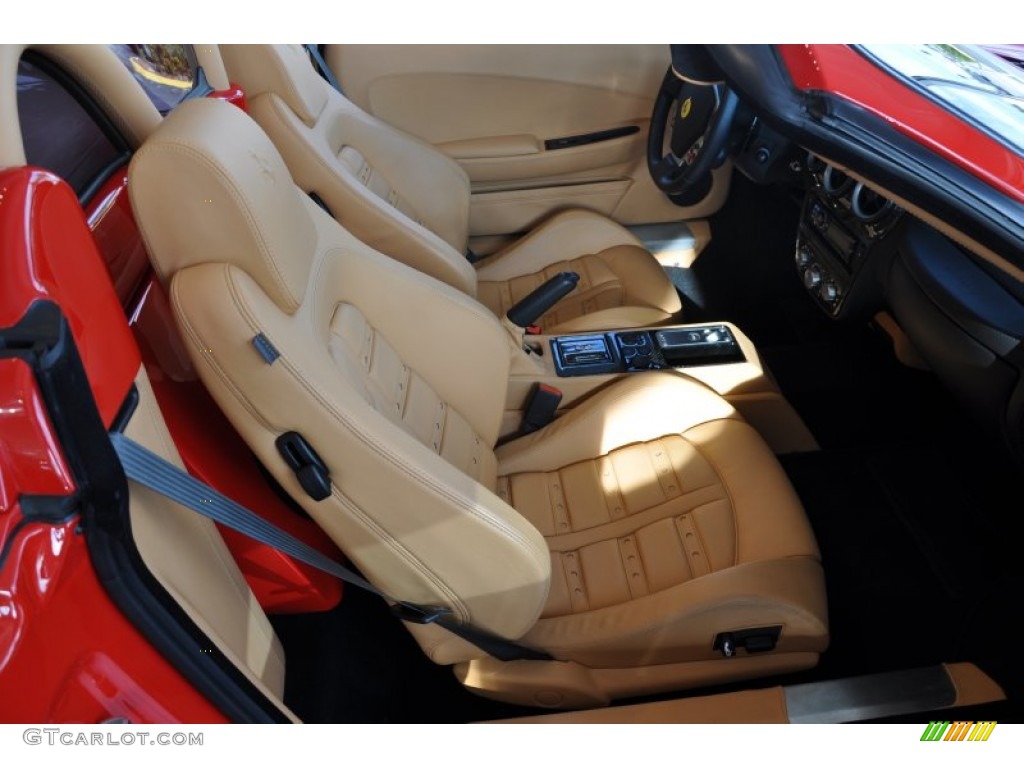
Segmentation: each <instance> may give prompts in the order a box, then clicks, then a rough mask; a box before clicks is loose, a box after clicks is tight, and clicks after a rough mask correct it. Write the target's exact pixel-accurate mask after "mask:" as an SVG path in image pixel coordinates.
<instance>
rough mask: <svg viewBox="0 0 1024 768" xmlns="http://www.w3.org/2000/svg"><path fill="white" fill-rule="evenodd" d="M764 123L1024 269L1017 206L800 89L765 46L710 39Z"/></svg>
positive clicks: (834, 102)
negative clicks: (716, 42)
mask: <svg viewBox="0 0 1024 768" xmlns="http://www.w3.org/2000/svg"><path fill="white" fill-rule="evenodd" d="M708 52H709V54H710V56H711V57H712V58H713V59H714V60H715V62H716V63H717V64H718V65H719V66H720V67H721V69H722V70H723V72H725V74H726V77H727V80H728V82H729V86H730V87H731V88H732V89H733V90H735V91H736V92H737V93H738V94H739V95H740V97H741V98H742V99H743V100H744V102H746V104H747V106H748V107H750V108H751V109H753V110H754V111H755V112H756V113H757V114H758V115H759V116H760V117H761V118H762V119H763V120H764V121H765V122H766V123H768V124H769V125H771V126H772V127H773V128H774V129H775V130H777V131H779V132H780V133H783V134H784V135H786V136H787V137H789V138H790V139H791V140H793V141H795V142H796V143H798V144H800V145H801V146H803V147H805V148H806V149H808V150H810V151H812V152H814V153H816V154H819V155H822V156H824V157H826V158H828V159H829V160H831V161H833V162H836V163H840V164H842V165H843V166H845V167H847V168H849V169H850V170H852V171H854V172H855V173H857V174H859V175H861V176H864V177H865V178H868V179H870V180H871V181H873V182H874V183H875V184H878V185H879V186H881V187H883V188H885V189H887V190H889V191H890V192H891V193H892V194H894V195H897V196H899V197H901V198H903V199H905V200H907V201H908V202H910V203H912V204H914V205H916V206H919V207H920V208H922V209H923V210H926V211H928V212H929V213H931V214H932V215H934V216H936V217H937V218H939V219H940V220H942V221H945V222H947V223H948V224H949V225H950V226H952V227H953V228H955V229H957V230H959V231H961V232H963V233H964V234H966V235H967V236H968V237H970V238H972V239H974V240H976V241H977V242H978V243H980V244H981V245H983V246H985V247H986V248H990V249H991V250H993V251H995V252H997V253H999V254H1000V255H1002V256H1003V257H1005V258H1006V259H1007V260H1008V261H1010V262H1011V263H1012V264H1014V265H1016V266H1018V267H1022V268H1024V215H1022V212H1024V206H1021V205H1020V203H1018V202H1017V201H1015V200H1011V199H1010V198H1008V197H1007V196H1005V195H1003V194H1002V193H1000V192H999V191H998V190H995V189H993V188H992V187H991V186H989V185H988V184H986V183H985V182H984V181H982V180H981V179H978V178H976V177H975V176H973V175H972V174H970V173H969V172H967V171H966V170H964V169H962V168H960V167H959V166H957V165H955V164H953V163H952V162H950V161H948V160H946V159H945V158H943V157H941V156H939V155H937V154H936V153H935V152H933V151H931V150H929V149H928V148H926V147H924V146H922V145H921V144H919V143H917V142H916V141H914V140H913V139H911V138H910V137H908V136H905V135H904V134H902V133H899V132H898V131H897V130H896V129H895V128H893V127H892V126H890V125H889V124H888V123H886V122H885V121H884V120H882V119H881V118H880V117H878V116H877V115H875V114H873V113H871V112H869V111H867V110H866V109H864V108H862V107H860V106H858V105H856V104H853V103H851V102H849V101H846V100H845V99H843V98H841V97H837V96H834V95H832V94H828V93H822V92H815V91H807V92H805V91H800V90H799V89H797V88H796V87H795V85H794V84H793V82H792V80H791V79H790V77H789V74H788V70H787V69H786V67H785V65H784V63H783V62H782V60H781V58H780V57H779V54H778V51H777V49H776V47H775V46H772V45H709V46H708Z"/></svg>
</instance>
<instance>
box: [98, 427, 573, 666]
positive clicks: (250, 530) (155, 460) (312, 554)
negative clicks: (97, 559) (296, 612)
mask: <svg viewBox="0 0 1024 768" xmlns="http://www.w3.org/2000/svg"><path fill="white" fill-rule="evenodd" d="M110 442H111V444H113V446H114V450H115V451H116V452H117V455H118V458H120V460H121V465H122V466H123V467H124V472H125V475H127V476H128V478H129V479H131V480H134V481H135V482H137V483H139V484H140V485H144V486H146V487H147V488H149V489H150V490H153V491H156V492H157V493H159V494H160V495H161V496H166V497H167V498H168V499H170V500H171V501H175V502H177V503H178V504H181V505H182V506H183V507H187V508H188V509H191V510H192V511H193V512H197V513H199V514H200V515H202V516H203V517H206V518H209V519H210V520H213V521H214V522H216V523H220V524H221V525H223V526H225V527H227V528H230V529H231V530H233V531H238V532H239V533H241V534H244V535H246V536H248V537H249V538H251V539H253V540H254V541H258V542H260V543H261V544H266V545H267V546H268V547H271V548H273V549H276V550H278V551H279V552H283V553H284V554H286V555H288V556H289V557H292V558H294V559H296V560H299V561H300V562H303V563H305V564H306V565H309V566H312V567H313V568H316V569H317V570H320V571H323V572H324V573H329V574H330V575H332V576H335V577H336V578H339V579H341V580H342V581H343V582H345V583H346V584H351V585H352V586H354V587H359V588H360V589H364V590H366V591H367V592H370V593H371V594H374V595H377V596H378V597H382V598H384V600H386V601H387V602H388V603H389V604H390V605H391V612H392V613H393V614H394V615H395V616H397V617H398V618H400V619H401V620H402V621H409V622H412V623H414V624H437V625H438V626H441V627H444V628H445V629H447V630H448V631H449V632H451V633H452V634H454V635H457V636H458V637H461V638H462V639H463V640H465V641H466V642H469V643H472V644H473V645H475V646H476V647H477V648H479V649H481V650H482V651H485V652H486V653H488V654H489V655H491V656H493V657H494V658H496V659H500V660H501V661H516V660H519V659H528V660H534V661H553V657H552V656H550V655H549V654H547V653H545V652H544V651H538V650H534V649H533V648H526V647H525V646H522V645H519V644H518V643H514V642H512V641H511V640H506V639H505V638H503V637H498V636H497V635H494V634H492V633H490V632H488V631H486V630H483V629H480V628H478V627H474V626H471V625H469V624H462V623H461V622H459V621H458V620H457V619H456V618H455V617H454V616H453V615H452V612H451V609H450V608H446V607H445V606H442V605H419V604H418V603H411V602H408V601H405V600H396V599H395V598H393V597H391V596H389V595H387V594H386V593H384V592H382V591H381V590H379V589H377V587H375V586H374V585H373V584H371V583H370V582H368V581H367V580H366V579H364V578H363V577H362V576H360V575H359V574H358V573H356V572H355V571H352V570H350V569H348V568H346V567H345V566H343V565H341V564H340V563H337V562H335V561H334V560H332V559H331V558H329V557H327V556H326V555H323V554H322V553H320V552H318V551H317V550H315V549H313V548H312V547H311V546H309V545H308V544H306V543H305V542H302V541H300V540H299V539H296V538H295V537H294V536H292V535H290V534H288V533H286V532H285V531H283V530H281V529H280V528H278V527H277V526H275V525H273V524H272V523H269V522H267V521H266V520H264V519H263V518H262V517H260V516H259V515H257V514H256V513H255V512H252V511H251V510H249V509H246V508H245V507H243V506H242V505H241V504H238V503H236V502H234V501H232V500H231V499H229V498H228V497H227V496H225V495H224V494H222V493H220V492H219V491H217V490H215V489H214V488H211V487H210V486H209V485H207V484H206V483H203V482H201V481H199V480H197V479H196V478H194V477H192V475H190V474H188V472H185V471H184V470H183V469H180V468H179V467H177V466H175V465H174V464H171V462H169V461H167V460H166V459H164V458H163V457H161V456H158V455H156V454H155V453H153V452H152V451H150V450H149V449H148V448H146V447H144V446H142V445H139V444H138V443H136V442H135V441H134V440H132V439H130V438H128V437H125V436H124V435H123V434H121V433H119V432H113V433H111V434H110Z"/></svg>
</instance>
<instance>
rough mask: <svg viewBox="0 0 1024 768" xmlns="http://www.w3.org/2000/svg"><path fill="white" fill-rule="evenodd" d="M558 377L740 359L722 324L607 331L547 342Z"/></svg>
mask: <svg viewBox="0 0 1024 768" xmlns="http://www.w3.org/2000/svg"><path fill="white" fill-rule="evenodd" d="M551 353H552V356H553V357H554V364H555V371H556V372H557V373H558V375H559V376H592V375H595V374H610V373H632V372H638V371H651V370H660V369H664V368H677V367H682V366H700V365H710V364H715V363H735V362H740V361H742V360H744V356H743V352H742V350H741V349H740V346H739V343H738V342H737V341H736V337H735V336H733V334H732V331H730V330H729V328H728V327H727V326H725V325H721V324H717V325H696V326H685V327H674V328H659V329H653V330H639V331H607V332H605V333H592V334H586V335H580V336H558V337H555V338H554V339H552V340H551Z"/></svg>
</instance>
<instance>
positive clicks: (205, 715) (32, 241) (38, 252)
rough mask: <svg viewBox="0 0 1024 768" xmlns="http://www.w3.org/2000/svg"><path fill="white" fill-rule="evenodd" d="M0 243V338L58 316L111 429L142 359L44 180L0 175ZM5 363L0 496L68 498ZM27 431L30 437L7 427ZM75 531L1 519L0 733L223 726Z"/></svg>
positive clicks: (54, 458) (85, 243)
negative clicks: (124, 723) (29, 316)
mask: <svg viewBox="0 0 1024 768" xmlns="http://www.w3.org/2000/svg"><path fill="white" fill-rule="evenodd" d="M0 241H2V242H3V243H4V248H5V250H4V275H5V279H4V280H3V281H2V282H0V327H4V326H10V325H13V324H14V323H16V322H17V321H18V320H19V319H20V317H21V315H22V314H23V313H24V311H25V310H26V309H27V308H28V306H29V305H30V304H31V303H32V302H33V301H34V300H37V299H43V298H45V299H50V300H52V301H54V302H56V303H57V304H59V305H60V306H61V309H62V310H63V311H64V314H65V315H66V316H67V318H68V320H69V322H70V325H71V330H72V334H73V335H74V337H75V342H76V344H77V345H78V348H79V351H80V354H81V357H82V361H83V364H84V366H85V369H86V371H87V373H88V376H89V382H90V385H91V388H92V391H93V395H94V397H95V398H96V402H97V404H98V406H99V409H100V413H101V415H102V417H103V419H104V421H105V423H107V424H109V423H111V421H112V420H113V418H114V416H115V415H116V413H117V411H118V409H119V408H120V406H121V403H122V402H123V401H124V398H125V396H126V395H127V393H128V390H129V388H130V387H131V385H132V382H133V380H134V378H135V373H136V371H137V370H138V366H139V364H140V357H139V351H138V348H137V347H136V346H135V341H134V339H133V338H132V335H131V332H130V331H129V330H128V325H127V323H126V322H125V320H124V315H123V313H122V309H121V305H120V302H118V300H117V296H116V294H115V293H114V289H113V287H112V285H111V283H110V280H109V278H108V277H107V274H106V269H105V268H104V266H103V262H102V261H101V260H100V257H99V254H98V253H97V251H96V246H95V244H94V243H93V239H92V236H91V234H90V232H89V228H88V226H87V225H86V222H85V219H84V217H83V212H82V209H81V207H80V206H79V204H78V201H77V199H76V198H75V196H74V193H73V192H72V191H71V189H70V188H69V187H68V186H67V185H66V184H65V183H63V182H62V181H61V180H60V179H58V178H57V177H56V176H54V175H53V174H51V173H48V172H46V171H41V170H37V169H32V168H19V169H14V170H8V171H3V172H0ZM2 363H3V364H2V365H0V402H3V403H4V404H5V405H4V413H3V416H4V417H5V421H4V422H2V426H3V427H5V428H4V429H3V430H2V431H0V457H2V459H3V463H2V465H0V471H2V480H3V482H2V483H0V485H2V486H3V487H4V488H5V494H6V493H8V491H9V489H11V488H16V489H17V492H20V493H46V492H51V493H52V492H61V491H62V490H65V491H66V490H67V488H68V486H69V480H68V473H67V470H66V468H65V467H64V465H63V459H62V457H61V455H60V451H59V449H58V448H56V446H55V445H54V440H53V435H52V432H51V431H50V427H49V422H48V421H47V419H46V417H45V414H44V413H43V412H42V410H41V407H40V403H39V394H38V391H37V389H36V384H35V381H34V379H33V377H32V375H31V373H30V372H29V369H28V366H27V365H25V364H24V363H22V362H21V361H18V360H5V361H2ZM25 420H34V421H35V422H36V424H37V427H36V428H35V429H32V428H29V427H26V426H22V427H20V428H18V427H17V426H15V428H14V429H12V430H10V431H9V430H8V429H6V427H7V426H9V425H17V424H18V423H19V421H20V423H22V424H24V421H25ZM41 455H45V456H46V461H43V462H41V461H40V456H41ZM8 482H10V483H11V485H8ZM15 482H16V483H17V485H14V483H15ZM11 498H12V497H11V496H9V495H8V496H5V499H6V500H7V501H8V502H9V500H10V499H11ZM76 528H77V518H75V519H72V520H70V521H68V522H67V523H65V524H62V525H50V524H45V523H27V524H26V523H25V522H24V517H23V516H22V514H21V509H20V506H19V505H18V504H17V503H14V504H5V506H4V507H3V509H0V531H3V533H4V534H5V538H4V539H2V540H0V549H7V554H6V557H5V558H4V561H3V564H2V568H0V689H3V690H5V691H17V692H18V694H17V696H13V695H4V696H0V721H2V722H101V721H103V720H107V719H110V718H127V719H129V720H131V721H132V722H136V723H147V722H151V723H156V722H176V721H180V722H223V721H224V718H223V716H222V715H221V714H220V712H219V711H217V710H216V709H215V708H213V707H212V706H211V705H210V703H209V702H208V701H206V699H204V698H203V697H202V696H200V695H199V694H198V693H196V691H195V690H194V689H193V688H192V687H191V685H189V683H188V682H187V681H186V680H185V679H184V678H183V677H182V676H181V675H180V674H179V673H178V671H177V670H176V669H174V668H173V667H172V666H170V665H169V664H168V663H167V662H166V661H165V660H164V659H163V657H162V656H160V655H159V654H158V653H157V652H156V651H155V650H154V649H153V647H152V646H151V645H150V644H149V642H148V641H147V640H146V639H145V638H144V637H143V636H142V635H141V634H139V633H138V632H137V631H136V629H135V628H134V627H133V626H132V625H131V624H129V623H128V622H127V621H126V620H125V618H124V617H123V616H122V615H121V613H120V611H119V610H118V609H117V607H116V606H115V605H114V604H113V603H112V602H111V601H110V599H109V598H108V597H107V594H106V592H105V591H104V589H103V587H102V586H101V584H100V583H99V581H98V580H97V578H96V573H95V571H94V570H93V568H92V565H91V564H90V561H89V555H88V552H87V550H86V546H85V541H84V540H83V538H82V537H81V536H80V535H78V533H76ZM70 628H73V630H72V629H70Z"/></svg>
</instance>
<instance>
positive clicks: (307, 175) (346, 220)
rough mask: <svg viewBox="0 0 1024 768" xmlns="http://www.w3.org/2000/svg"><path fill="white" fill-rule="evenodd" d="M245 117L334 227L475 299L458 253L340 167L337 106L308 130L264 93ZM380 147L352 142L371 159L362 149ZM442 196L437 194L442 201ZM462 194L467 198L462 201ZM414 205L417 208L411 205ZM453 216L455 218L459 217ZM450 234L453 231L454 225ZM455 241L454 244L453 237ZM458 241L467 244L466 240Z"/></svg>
mask: <svg viewBox="0 0 1024 768" xmlns="http://www.w3.org/2000/svg"><path fill="white" fill-rule="evenodd" d="M249 112H250V114H251V115H252V116H253V118H254V119H255V120H256V121H257V122H258V123H259V124H260V126H261V127H262V128H263V130H265V131H266V132H267V134H268V135H269V136H270V138H271V139H272V140H273V142H274V145H275V146H276V147H277V149H278V151H279V152H280V153H281V156H282V157H284V159H285V162H286V163H287V165H288V168H289V170H290V171H291V173H292V176H293V177H294V178H295V183H296V184H297V185H298V186H299V187H300V188H301V189H302V190H303V191H305V192H315V193H316V194H317V195H319V196H320V197H321V198H322V199H323V201H324V202H325V203H326V204H327V207H328V208H330V210H331V213H332V214H333V215H334V217H335V218H336V219H337V221H338V223H340V224H341V225H342V226H343V227H345V228H346V229H347V230H348V231H349V232H351V233H352V234H353V235H355V236H356V237H357V238H359V239H360V240H362V241H363V242H364V243H366V244H367V245H369V246H371V247H372V248H374V249H376V250H378V251H380V252H381V253H384V254H387V255H388V256H391V257H392V258H395V259H397V260H398V261H401V262H402V263H404V264H408V265H409V266H410V267H412V268H413V269H416V270H418V271H420V272H423V273H424V274H427V275H430V276H431V277H434V278H437V279H438V280H441V281H442V282H445V283H447V284H448V285H451V286H452V287H454V288H457V289H458V290H460V291H462V292H463V293H465V294H467V295H469V296H475V295H476V283H477V280H476V271H475V270H474V269H473V266H472V265H471V264H470V263H469V262H468V261H467V260H466V257H465V255H464V254H463V253H462V250H461V249H456V248H455V247H454V246H452V245H451V244H450V243H449V242H447V241H446V240H445V239H444V238H442V237H441V236H439V235H437V234H435V233H434V232H433V231H431V230H430V229H428V228H427V227H426V226H424V225H423V224H420V223H418V222H416V221H413V219H411V218H409V217H408V216H406V215H405V214H403V213H402V212H400V211H398V210H397V209H396V208H395V207H394V206H393V205H392V204H391V203H389V202H388V201H387V200H385V199H384V198H382V197H380V196H378V195H376V194H374V193H373V192H371V191H370V190H369V189H368V188H367V187H366V186H364V185H363V184H362V183H361V182H360V180H359V179H358V178H356V176H355V175H353V174H352V173H351V172H349V171H348V170H347V169H345V168H343V167H342V164H341V161H340V160H339V159H338V152H337V151H336V150H335V148H334V142H332V138H331V137H329V136H328V132H329V131H331V130H332V123H333V122H334V121H336V120H339V119H344V118H343V117H342V116H340V115H339V114H338V106H337V105H336V104H334V103H333V102H330V103H328V104H327V106H326V107H325V108H324V113H323V115H322V116H321V118H320V119H319V120H318V121H317V122H316V123H315V124H314V125H313V126H311V127H310V126H307V125H305V124H304V123H303V122H302V121H301V120H299V118H298V117H297V116H296V115H295V113H294V112H293V111H292V110H291V109H290V108H289V107H288V105H287V104H286V103H285V102H284V101H283V100H282V99H281V98H280V97H279V96H277V95H276V94H273V93H264V94H261V95H259V96H256V97H255V98H253V99H251V100H250V102H249ZM334 130H335V131H336V127H335V128H334ZM334 141H340V139H335V140H334ZM379 142H380V138H379V137H378V138H372V137H371V138H370V139H369V140H368V141H364V142H360V141H356V142H354V146H356V147H358V148H359V149H360V152H361V154H364V155H369V156H374V155H376V154H378V153H376V152H368V151H367V146H366V145H367V143H379ZM346 143H350V142H346ZM389 181H391V179H389ZM456 181H457V180H456ZM403 190H404V185H403ZM457 191H458V190H456V192H457ZM444 194H445V193H441V195H442V196H443V195H444ZM466 194H468V192H467V193H464V194H463V196H465V195H466ZM403 196H404V197H406V198H408V197H409V195H408V192H407V191H403ZM455 198H456V202H455V203H453V205H458V202H457V195H455ZM412 204H413V205H414V206H415V205H416V203H415V201H412ZM417 210H419V209H418V208H417ZM452 215H453V216H455V217H456V218H457V214H452ZM450 229H455V230H457V229H458V227H457V224H454V225H452V227H450ZM454 237H455V239H456V240H457V239H458V237H457V235H455V236H454ZM462 240H463V242H464V241H465V235H464V234H463V237H462Z"/></svg>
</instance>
